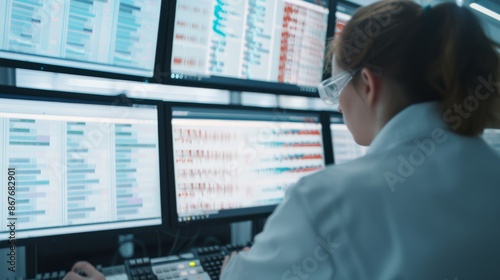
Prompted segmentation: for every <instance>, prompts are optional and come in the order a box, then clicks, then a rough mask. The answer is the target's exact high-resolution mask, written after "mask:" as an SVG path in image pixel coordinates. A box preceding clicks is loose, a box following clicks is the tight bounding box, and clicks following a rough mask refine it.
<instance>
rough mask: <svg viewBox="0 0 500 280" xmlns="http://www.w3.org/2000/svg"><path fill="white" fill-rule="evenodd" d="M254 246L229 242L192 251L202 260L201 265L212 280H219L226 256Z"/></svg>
mask: <svg viewBox="0 0 500 280" xmlns="http://www.w3.org/2000/svg"><path fill="white" fill-rule="evenodd" d="M250 246H252V244H251V243H248V244H228V245H224V246H218V245H215V246H206V247H199V248H193V249H191V252H192V253H193V254H194V256H195V257H196V258H198V259H199V260H200V262H201V266H202V267H203V269H204V270H205V271H206V272H207V273H208V275H209V276H210V279H211V280H218V279H219V275H220V269H221V267H222V263H223V262H224V258H225V257H226V256H227V255H230V254H231V253H232V252H233V251H236V252H238V251H241V250H242V249H243V248H245V247H250Z"/></svg>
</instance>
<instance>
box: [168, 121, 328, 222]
mask: <svg viewBox="0 0 500 280" xmlns="http://www.w3.org/2000/svg"><path fill="white" fill-rule="evenodd" d="M174 114H175V112H174ZM220 114H222V115H225V114H224V112H220ZM172 132H173V134H172V137H173V147H174V151H173V152H174V165H175V185H176V199H177V211H178V214H179V217H182V218H185V217H190V216H197V215H203V214H213V213H217V212H218V211H220V210H229V209H241V208H248V207H258V206H267V205H276V204H279V203H280V202H281V201H282V200H283V198H284V193H285V191H286V189H287V188H288V187H290V186H291V185H293V184H295V183H296V182H297V181H298V180H299V179H300V178H302V177H303V176H306V175H309V174H312V173H314V172H316V171H318V170H321V169H323V167H324V165H325V163H324V152H323V143H322V132H321V124H319V123H313V122H311V123H308V122H286V121H281V122H279V121H278V122H273V121H259V120H249V119H247V120H237V119H233V120H230V119H219V120H214V119H196V118H194V119H190V118H186V119H184V118H175V115H174V119H173V120H172Z"/></svg>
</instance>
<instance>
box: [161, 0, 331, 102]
mask: <svg viewBox="0 0 500 280" xmlns="http://www.w3.org/2000/svg"><path fill="white" fill-rule="evenodd" d="M171 2H172V4H171V6H170V9H172V10H174V11H175V17H174V16H172V22H171V26H172V30H171V31H170V34H169V36H168V38H167V49H166V52H167V55H166V57H165V59H166V60H165V64H166V65H165V68H166V70H165V71H166V73H167V75H168V76H169V78H170V81H169V83H174V84H180V85H191V86H203V87H213V88H221V89H228V90H236V91H258V92H270V93H281V94H297V95H306V96H315V95H316V94H317V91H316V87H317V85H318V84H319V83H320V82H321V79H322V74H323V59H324V54H325V45H326V39H327V37H331V36H333V28H334V26H333V24H330V25H329V23H330V22H331V23H333V22H334V16H333V12H331V11H334V10H335V5H334V4H335V1H333V0H280V1H256V0H237V1H219V0H177V1H171Z"/></svg>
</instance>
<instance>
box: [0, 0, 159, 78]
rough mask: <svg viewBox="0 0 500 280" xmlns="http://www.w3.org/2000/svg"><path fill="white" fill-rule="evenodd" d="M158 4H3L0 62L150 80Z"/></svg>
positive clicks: (122, 0) (142, 0)
mask: <svg viewBox="0 0 500 280" xmlns="http://www.w3.org/2000/svg"><path fill="white" fill-rule="evenodd" d="M160 8H161V0H106V1H103V0H68V1H64V0H7V1H5V2H3V3H2V4H0V15H1V16H2V19H4V20H3V26H2V28H0V58H7V59H16V60H20V61H24V62H26V61H29V62H36V63H41V64H50V65H56V66H66V67H74V68H83V69H87V70H96V71H105V72H112V73H118V74H127V75H135V76H144V77H152V76H153V70H154V63H155V55H156V43H157V36H158V28H159V20H160Z"/></svg>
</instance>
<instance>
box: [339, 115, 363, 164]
mask: <svg viewBox="0 0 500 280" xmlns="http://www.w3.org/2000/svg"><path fill="white" fill-rule="evenodd" d="M330 130H331V133H332V143H333V155H334V156H333V157H334V161H335V164H341V163H345V162H349V161H352V160H355V159H357V158H359V157H361V156H364V155H365V154H366V151H367V150H368V147H364V146H361V145H359V144H357V143H356V142H355V141H354V138H353V136H352V134H351V132H350V131H349V129H348V128H347V126H346V125H345V124H344V120H343V119H342V117H331V118H330Z"/></svg>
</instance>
